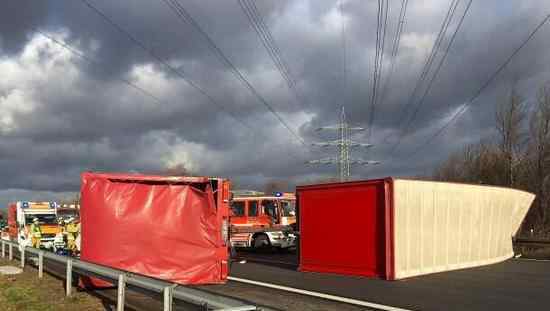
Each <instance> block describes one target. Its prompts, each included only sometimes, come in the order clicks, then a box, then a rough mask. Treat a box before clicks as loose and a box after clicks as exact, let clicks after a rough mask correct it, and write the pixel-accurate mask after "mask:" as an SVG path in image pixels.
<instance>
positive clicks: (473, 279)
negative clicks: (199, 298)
mask: <svg viewBox="0 0 550 311" xmlns="http://www.w3.org/2000/svg"><path fill="white" fill-rule="evenodd" d="M16 255H17V254H16ZM292 256H293V255H292V254H249V256H248V258H251V257H254V258H255V259H257V260H258V261H260V262H261V261H262V260H264V262H270V264H267V263H259V262H250V261H249V262H247V263H245V264H233V266H232V270H231V275H232V276H234V277H238V278H244V279H250V280H256V281H261V282H267V283H272V284H277V285H283V286H289V287H293V288H298V289H305V290H310V291H315V292H321V293H327V294H331V295H336V296H341V297H347V298H353V299H358V300H363V301H368V302H372V303H378V304H383V305H388V306H394V307H401V308H406V309H411V310H488V309H491V310H493V309H495V310H514V311H516V310H518V309H546V308H547V304H548V300H550V298H548V293H550V262H548V261H529V260H513V259H512V260H508V261H506V262H503V263H500V264H495V265H490V266H485V267H478V268H473V269H464V270H458V271H451V272H445V273H437V274H432V275H427V276H421V277H416V278H411V279H405V280H401V281H393V282H390V281H384V280H378V279H367V278H360V277H346V276H339V275H331V274H318V273H301V272H298V271H296V266H295V262H292V260H290V261H289V259H291V257H292ZM244 257H246V256H244ZM272 262H285V263H288V264H282V265H281V264H273V263H272ZM46 266H47V267H48V270H51V271H53V272H54V274H57V275H58V276H59V277H60V278H63V277H64V266H62V265H60V264H57V263H54V262H46ZM197 288H199V289H202V290H206V291H210V292H214V293H219V294H223V295H226V296H231V297H236V298H241V299H245V300H248V301H251V302H254V303H256V304H258V305H266V306H269V307H272V308H274V309H279V310H306V311H307V310H327V311H329V310H344V311H355V310H365V308H361V307H357V306H352V305H347V304H342V303H337V302H331V301H327V300H324V299H320V298H314V297H308V296H304V295H300V294H293V293H286V292H282V291H280V290H274V289H269V288H263V287H259V286H255V285H250V284H242V283H238V282H233V281H229V282H228V283H227V284H225V285H211V286H198V287H197ZM128 293H129V295H128V298H129V300H128V302H129V304H130V306H131V307H132V308H135V309H136V310H159V309H160V306H161V300H160V297H159V296H158V295H154V294H152V293H150V294H149V295H143V293H140V292H134V291H131V290H129V291H128ZM93 294H95V295H99V296H100V297H101V295H103V297H104V298H105V299H106V300H111V301H114V297H115V295H116V291H115V290H105V291H98V292H97V293H96V292H93ZM151 294H152V295H151ZM177 309H180V310H186V308H177Z"/></svg>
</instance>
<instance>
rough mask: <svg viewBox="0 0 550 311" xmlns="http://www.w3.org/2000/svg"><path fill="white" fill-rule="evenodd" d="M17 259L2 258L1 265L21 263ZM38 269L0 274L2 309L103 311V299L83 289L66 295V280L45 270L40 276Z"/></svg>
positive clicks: (4, 310)
mask: <svg viewBox="0 0 550 311" xmlns="http://www.w3.org/2000/svg"><path fill="white" fill-rule="evenodd" d="M18 264H19V262H18V261H11V262H10V261H8V260H4V259H0V266H4V265H11V266H18ZM37 274H38V273H37V270H36V269H34V268H32V267H28V266H27V267H26V268H25V270H24V272H23V273H21V274H17V275H12V276H7V275H0V306H1V307H0V308H1V309H2V310H3V311H19V310H25V311H26V310H29V311H34V310H36V311H39V310H40V311H50V310H51V311H57V310H71V311H74V310H104V308H103V305H102V304H101V301H100V300H99V299H97V298H95V297H93V296H91V295H88V294H86V293H83V292H73V295H72V297H70V298H67V297H65V290H64V288H63V282H62V281H60V280H58V279H56V278H54V277H52V276H50V275H48V274H47V273H44V278H43V279H42V280H39V279H38V275H37Z"/></svg>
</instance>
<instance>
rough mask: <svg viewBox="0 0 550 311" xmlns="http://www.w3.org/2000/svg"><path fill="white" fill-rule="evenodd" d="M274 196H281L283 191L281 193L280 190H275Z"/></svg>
mask: <svg viewBox="0 0 550 311" xmlns="http://www.w3.org/2000/svg"><path fill="white" fill-rule="evenodd" d="M275 196H276V197H282V196H283V193H282V192H275Z"/></svg>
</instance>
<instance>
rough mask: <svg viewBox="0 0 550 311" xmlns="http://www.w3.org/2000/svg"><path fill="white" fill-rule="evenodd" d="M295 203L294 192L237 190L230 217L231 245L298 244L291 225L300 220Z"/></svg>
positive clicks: (283, 246)
mask: <svg viewBox="0 0 550 311" xmlns="http://www.w3.org/2000/svg"><path fill="white" fill-rule="evenodd" d="M295 204H296V197H295V196H294V194H293V193H281V192H277V193H275V194H273V195H266V194H265V193H262V192H256V191H241V192H239V191H235V192H234V193H233V200H232V203H231V215H230V218H229V221H230V225H231V245H232V246H233V247H241V248H255V249H266V248H271V247H273V248H277V249H288V248H292V247H295V246H296V236H295V235H294V233H293V230H292V227H291V226H292V225H293V224H294V223H295V222H296V209H295Z"/></svg>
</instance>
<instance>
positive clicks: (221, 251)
mask: <svg viewBox="0 0 550 311" xmlns="http://www.w3.org/2000/svg"><path fill="white" fill-rule="evenodd" d="M81 187H82V188H81V194H82V197H81V210H80V216H81V224H82V241H81V243H82V247H81V259H82V260H85V261H89V262H92V263H95V264H100V265H105V266H108V267H113V268H117V269H122V270H126V271H129V272H133V273H138V274H142V275H146V276H150V277H154V278H158V279H163V280H167V281H171V282H175V283H179V284H216V283H224V282H225V281H226V278H227V274H228V256H229V252H228V217H229V196H230V189H229V181H228V180H225V179H221V178H208V177H165V176H147V175H133V174H101V173H83V174H82V186H81ZM82 281H83V283H84V284H83V285H85V286H88V287H90V286H95V287H97V286H104V285H107V284H105V283H104V282H102V281H100V280H97V279H92V278H84V279H83V280H82Z"/></svg>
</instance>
